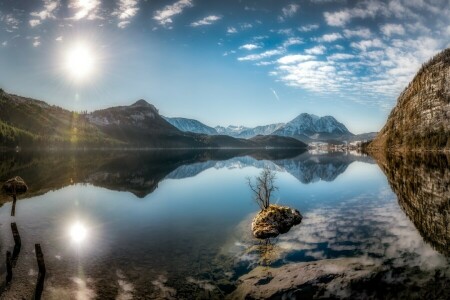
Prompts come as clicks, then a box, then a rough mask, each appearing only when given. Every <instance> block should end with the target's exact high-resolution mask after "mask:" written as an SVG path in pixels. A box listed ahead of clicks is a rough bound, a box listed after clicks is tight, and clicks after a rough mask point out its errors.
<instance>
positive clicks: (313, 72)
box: [277, 60, 342, 93]
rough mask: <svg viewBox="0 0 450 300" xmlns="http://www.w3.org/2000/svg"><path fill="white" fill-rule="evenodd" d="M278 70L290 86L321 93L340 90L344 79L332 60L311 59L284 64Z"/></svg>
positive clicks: (282, 78) (281, 77)
mask: <svg viewBox="0 0 450 300" xmlns="http://www.w3.org/2000/svg"><path fill="white" fill-rule="evenodd" d="M277 70H278V72H279V73H280V79H281V80H282V81H283V82H285V83H286V84H287V85H288V86H293V87H300V88H303V89H307V90H312V91H315V92H319V93H324V92H334V91H338V90H339V86H340V84H339V82H340V81H341V80H342V77H341V76H339V75H338V73H337V69H336V67H335V66H334V65H333V63H332V62H325V61H315V60H309V61H304V62H300V63H298V64H282V65H280V66H279V67H278V68H277Z"/></svg>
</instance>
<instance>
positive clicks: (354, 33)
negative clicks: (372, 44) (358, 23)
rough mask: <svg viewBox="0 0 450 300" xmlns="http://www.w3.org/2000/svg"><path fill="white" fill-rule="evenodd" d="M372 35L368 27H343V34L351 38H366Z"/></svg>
mask: <svg viewBox="0 0 450 300" xmlns="http://www.w3.org/2000/svg"><path fill="white" fill-rule="evenodd" d="M371 35H372V32H370V29H368V28H358V29H353V30H351V29H344V36H345V37H346V38H352V37H359V38H365V39H368V38H370V37H371Z"/></svg>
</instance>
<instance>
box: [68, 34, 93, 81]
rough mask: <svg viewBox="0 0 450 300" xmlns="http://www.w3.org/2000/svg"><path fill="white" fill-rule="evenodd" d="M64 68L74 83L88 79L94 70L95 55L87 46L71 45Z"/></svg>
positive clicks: (83, 44)
mask: <svg viewBox="0 0 450 300" xmlns="http://www.w3.org/2000/svg"><path fill="white" fill-rule="evenodd" d="M65 67H66V70H67V72H68V73H69V75H70V76H71V77H72V78H73V79H75V80H76V81H81V80H85V79H88V78H89V77H90V76H91V75H92V73H93V72H94V70H95V55H94V53H93V51H92V49H91V48H90V47H89V45H87V44H85V43H77V44H75V45H73V46H72V47H71V48H70V49H69V50H68V52H67V55H66V61H65Z"/></svg>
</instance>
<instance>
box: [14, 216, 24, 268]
mask: <svg viewBox="0 0 450 300" xmlns="http://www.w3.org/2000/svg"><path fill="white" fill-rule="evenodd" d="M11 231H12V234H13V238H14V250H13V254H12V258H11V262H12V266H13V268H15V267H16V263H17V260H18V259H19V253H20V248H21V247H22V241H21V239H20V234H19V230H18V229H17V225H16V223H15V222H13V223H11Z"/></svg>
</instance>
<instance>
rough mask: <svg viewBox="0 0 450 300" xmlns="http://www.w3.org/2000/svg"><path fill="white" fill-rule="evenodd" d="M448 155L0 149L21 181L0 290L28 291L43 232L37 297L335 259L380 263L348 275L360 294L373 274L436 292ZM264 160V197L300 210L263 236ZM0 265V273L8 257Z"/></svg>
mask: <svg viewBox="0 0 450 300" xmlns="http://www.w3.org/2000/svg"><path fill="white" fill-rule="evenodd" d="M449 160H450V159H449V157H447V156H444V155H440V156H439V155H434V156H426V157H424V156H413V157H401V158H397V157H389V158H386V157H384V158H378V164H377V162H376V161H375V160H373V159H372V158H370V157H368V156H364V155H360V154H356V153H353V154H351V153H316V154H312V153H307V152H306V153H298V152H296V151H289V152H281V151H268V152H253V151H245V152H242V151H208V152H199V151H197V152H190V151H166V152H164V153H163V152H99V151H97V152H65V153H59V152H50V153H49V152H46V153H43V152H41V153H27V152H22V153H4V154H2V160H1V163H0V172H1V173H0V180H2V181H4V180H6V179H8V178H9V177H12V176H15V175H20V176H22V177H23V178H24V180H25V181H26V182H27V183H28V185H29V187H30V189H29V192H28V193H27V194H25V195H23V196H21V197H20V198H19V199H20V200H18V201H17V203H16V205H15V216H11V209H12V202H11V201H10V199H9V198H8V197H7V196H2V198H1V201H2V203H4V204H3V205H2V206H1V207H0V222H1V223H0V251H1V253H2V255H3V257H5V255H6V254H5V253H6V251H11V252H13V248H14V240H13V236H12V233H11V223H12V222H15V223H16V224H17V227H18V230H19V233H20V237H21V241H22V246H21V249H20V253H19V255H18V258H17V262H16V264H15V267H14V268H13V279H12V281H11V282H10V283H8V284H6V283H4V282H3V284H2V291H3V292H2V296H1V297H2V298H4V299H14V298H15V299H21V298H26V299H29V298H31V297H32V295H33V294H34V292H35V286H36V280H37V273H38V268H37V264H36V259H35V253H34V244H35V243H40V244H41V246H42V249H43V252H44V256H45V262H46V267H47V275H46V278H45V284H44V291H43V298H45V299H61V298H64V297H66V298H71V299H72V298H73V299H143V298H145V299H181V298H182V299H193V298H195V297H197V298H224V297H225V296H226V295H228V294H229V293H231V292H232V291H233V290H235V289H236V287H238V286H239V280H238V279H239V277H240V276H242V275H244V274H246V273H249V272H250V271H251V270H253V269H254V268H255V267H256V266H258V265H265V266H268V267H282V266H285V265H288V264H293V263H298V262H312V261H320V260H332V259H341V258H351V259H353V258H358V259H361V260H365V261H370V262H371V263H373V264H376V266H377V269H376V271H374V272H373V275H371V277H370V285H367V288H364V289H363V290H362V291H361V286H364V284H363V283H361V285H360V286H357V285H356V286H355V288H354V289H355V292H357V293H359V294H357V295H359V296H361V295H367V294H368V295H371V296H373V297H379V296H380V295H379V294H378V293H379V290H378V288H379V287H383V289H384V292H385V294H384V296H387V297H388V298H389V297H392V298H395V297H399V296H403V297H405V296H411V295H419V294H417V290H421V291H422V292H423V293H425V294H426V293H431V292H434V293H435V294H434V295H435V296H436V297H435V298H443V299H445V298H446V297H447V296H448V295H449V294H448V290H446V289H448V287H447V286H449V285H448V283H449V278H450V271H449V270H450V260H449V255H450V254H449V245H450V242H449V241H450V227H449V226H450V225H449V222H450V208H449V205H450V204H449V201H450V200H449V191H448V186H449V182H450V180H449V178H450V175H449V163H448V161H449ZM263 167H269V168H271V169H273V170H274V171H276V172H277V180H276V184H277V186H278V187H279V191H278V192H277V193H276V195H275V197H274V202H276V203H279V204H283V205H289V206H291V207H295V208H297V209H298V210H300V211H301V213H302V214H303V216H304V219H303V221H302V223H301V224H300V225H299V226H296V227H294V228H293V229H291V231H289V232H288V233H286V234H283V235H281V236H279V237H278V238H276V239H272V240H270V241H267V242H266V241H263V242H261V241H258V240H256V239H254V238H253V237H252V236H251V231H250V223H251V219H252V217H253V216H254V215H255V213H257V211H258V206H257V205H256V203H254V202H253V200H252V195H251V193H250V190H249V188H248V186H247V185H246V178H247V177H254V176H257V175H258V174H259V172H260V171H261V169H262V168H263ZM1 273H2V280H3V278H5V277H6V266H5V263H3V264H2V267H1ZM366 280H368V279H366ZM377 287H378V288H377ZM431 289H432V290H433V291H431ZM352 292H353V291H352ZM336 295H337V294H336ZM426 295H428V294H426Z"/></svg>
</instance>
